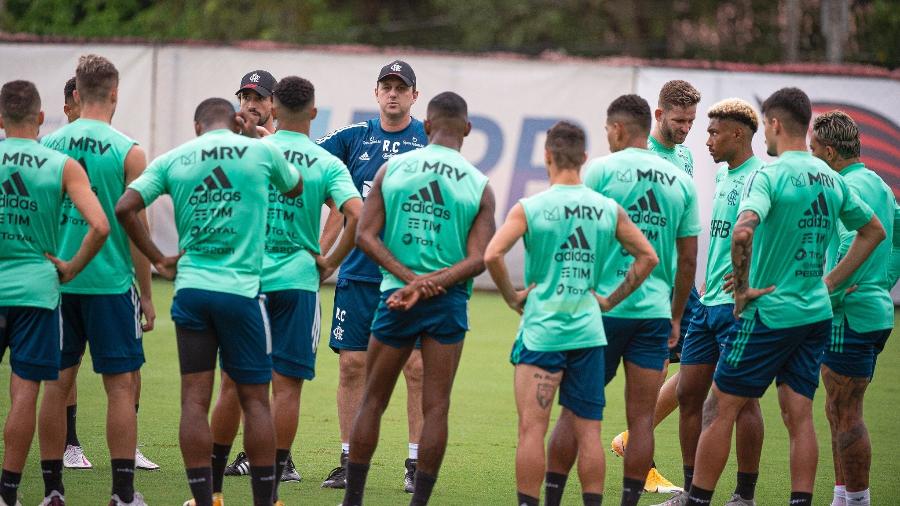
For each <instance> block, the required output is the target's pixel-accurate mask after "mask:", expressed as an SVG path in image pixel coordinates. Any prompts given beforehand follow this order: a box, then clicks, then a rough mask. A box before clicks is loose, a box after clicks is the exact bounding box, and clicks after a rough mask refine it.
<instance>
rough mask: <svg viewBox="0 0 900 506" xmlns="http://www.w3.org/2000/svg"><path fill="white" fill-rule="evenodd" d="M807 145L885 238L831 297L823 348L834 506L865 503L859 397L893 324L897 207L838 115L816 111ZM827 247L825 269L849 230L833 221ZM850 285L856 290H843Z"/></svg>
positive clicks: (866, 450) (851, 124) (866, 449)
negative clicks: (835, 231)
mask: <svg viewBox="0 0 900 506" xmlns="http://www.w3.org/2000/svg"><path fill="white" fill-rule="evenodd" d="M810 148H811V151H812V153H813V155H815V156H816V157H818V158H819V159H821V160H823V161H824V162H825V163H827V164H828V166H829V167H831V168H832V169H833V170H834V171H835V172H837V173H838V174H839V175H840V178H841V179H842V180H843V181H844V182H845V183H846V185H847V188H849V189H850V192H852V193H853V194H854V195H856V196H857V197H859V199H860V200H862V201H864V202H866V203H867V204H868V205H869V206H870V207H871V208H872V211H873V212H874V213H875V216H877V217H878V221H880V222H881V224H882V226H883V227H884V229H885V233H886V234H887V238H886V240H885V241H884V242H882V243H881V244H879V245H878V247H877V248H875V251H873V252H872V254H871V255H870V256H869V259H868V260H866V261H865V262H864V263H863V264H862V266H860V268H859V269H858V270H857V271H856V272H855V273H854V275H853V276H851V277H850V278H849V280H848V281H846V282H845V283H844V284H843V285H842V286H840V287H838V289H837V290H835V292H834V293H833V295H832V301H833V306H832V308H833V310H834V319H833V321H832V327H831V328H832V331H831V340H830V342H829V343H828V346H827V347H826V348H825V358H824V360H823V363H822V381H823V382H824V383H825V392H826V394H827V397H826V401H825V413H826V414H827V415H828V422H829V424H830V425H831V451H832V455H833V458H834V478H835V490H834V491H835V493H834V500H833V502H832V506H845V505H854V506H855V505H860V506H868V505H869V503H870V499H869V465H870V463H871V460H872V447H871V443H870V442H869V433H868V431H867V429H866V424H865V421H864V420H863V397H864V395H865V393H866V387H868V386H869V383H870V382H871V381H872V376H873V374H874V372H875V360H876V358H877V357H878V354H879V353H880V352H881V350H883V349H884V344H885V342H886V341H887V338H888V336H889V335H890V334H891V329H892V328H893V326H894V304H893V301H892V300H891V294H890V290H891V288H892V287H893V286H894V284H895V283H896V282H897V275H898V270H900V269H898V266H900V254H898V247H900V234H898V231H897V227H898V226H900V207H898V206H897V201H896V199H895V198H894V194H893V192H892V191H891V188H890V187H889V186H888V185H887V184H886V183H885V182H884V181H883V180H882V179H881V178H880V177H879V176H878V174H876V173H875V172H872V171H871V170H869V169H867V168H866V166H865V165H863V164H862V162H860V161H859V129H858V128H857V126H856V122H855V121H853V118H851V117H850V116H848V115H847V114H845V113H843V112H841V111H831V112H827V113H825V114H822V115H821V116H819V117H818V118H816V119H815V121H814V122H813V130H812V136H811V137H810ZM837 229H838V234H837V235H836V236H835V237H834V238H833V239H832V241H831V243H829V247H828V263H827V265H828V266H829V267H833V266H834V265H836V264H837V262H838V260H839V259H840V258H841V257H842V256H843V255H846V253H847V250H848V248H849V247H850V245H851V244H852V241H853V237H854V235H855V234H854V233H853V232H850V231H848V230H847V229H846V228H845V227H843V226H842V225H841V224H838V228H837ZM848 287H855V289H854V290H853V291H850V292H849V293H846V295H844V294H845V292H846V289H847V288H848Z"/></svg>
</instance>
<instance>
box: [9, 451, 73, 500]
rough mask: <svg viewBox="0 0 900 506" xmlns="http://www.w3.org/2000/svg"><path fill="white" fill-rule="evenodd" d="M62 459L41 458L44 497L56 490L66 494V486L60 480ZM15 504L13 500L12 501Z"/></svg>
mask: <svg viewBox="0 0 900 506" xmlns="http://www.w3.org/2000/svg"><path fill="white" fill-rule="evenodd" d="M62 469H63V464H62V460H42V461H41V474H43V475H44V497H47V496H48V495H50V492H53V491H54V490H56V491H57V492H59V493H60V494H62V495H65V494H66V487H64V486H63V481H62ZM12 504H15V501H13V502H12Z"/></svg>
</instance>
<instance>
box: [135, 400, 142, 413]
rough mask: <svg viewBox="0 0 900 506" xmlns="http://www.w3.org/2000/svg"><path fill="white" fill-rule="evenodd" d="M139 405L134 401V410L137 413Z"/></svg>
mask: <svg viewBox="0 0 900 506" xmlns="http://www.w3.org/2000/svg"><path fill="white" fill-rule="evenodd" d="M140 407H141V405H140V404H139V403H137V402H135V403H134V412H135V413H137V412H138V409H140Z"/></svg>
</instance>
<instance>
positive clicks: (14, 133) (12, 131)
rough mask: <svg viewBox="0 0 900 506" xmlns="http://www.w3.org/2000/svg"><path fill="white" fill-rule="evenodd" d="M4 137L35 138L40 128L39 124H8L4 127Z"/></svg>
mask: <svg viewBox="0 0 900 506" xmlns="http://www.w3.org/2000/svg"><path fill="white" fill-rule="evenodd" d="M4 130H5V131H6V138H8V139H30V140H35V139H37V137H38V133H39V132H40V130H41V127H40V126H39V125H10V124H9V123H7V124H6V126H5V127H4Z"/></svg>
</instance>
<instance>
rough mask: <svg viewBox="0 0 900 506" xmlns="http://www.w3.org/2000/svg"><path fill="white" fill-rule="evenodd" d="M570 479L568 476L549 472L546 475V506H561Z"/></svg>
mask: <svg viewBox="0 0 900 506" xmlns="http://www.w3.org/2000/svg"><path fill="white" fill-rule="evenodd" d="M568 478H569V475H568V474H560V473H552V472H548V473H547V474H545V475H544V504H545V505H546V506H559V503H560V502H561V501H562V495H563V490H565V488H566V480H567V479H568Z"/></svg>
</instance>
